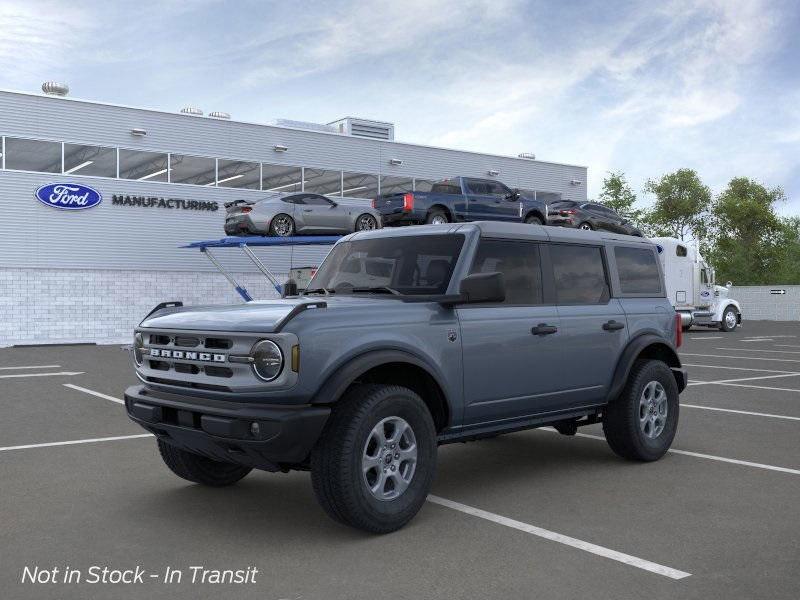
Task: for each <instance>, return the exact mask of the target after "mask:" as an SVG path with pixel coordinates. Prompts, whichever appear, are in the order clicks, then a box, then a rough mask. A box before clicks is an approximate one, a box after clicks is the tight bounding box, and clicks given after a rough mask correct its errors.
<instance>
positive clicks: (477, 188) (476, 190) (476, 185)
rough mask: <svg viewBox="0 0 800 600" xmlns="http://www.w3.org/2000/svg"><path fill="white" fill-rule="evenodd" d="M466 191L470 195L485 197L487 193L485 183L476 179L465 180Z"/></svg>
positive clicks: (487, 188)
mask: <svg viewBox="0 0 800 600" xmlns="http://www.w3.org/2000/svg"><path fill="white" fill-rule="evenodd" d="M467 190H468V191H469V193H470V194H480V195H486V194H488V193H489V187H488V186H487V185H486V183H484V182H483V181H479V180H477V179H467Z"/></svg>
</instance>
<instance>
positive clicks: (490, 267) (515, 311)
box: [457, 239, 563, 426]
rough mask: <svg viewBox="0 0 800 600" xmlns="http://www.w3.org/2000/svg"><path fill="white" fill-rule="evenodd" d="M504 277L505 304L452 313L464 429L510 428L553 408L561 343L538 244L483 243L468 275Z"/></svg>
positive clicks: (468, 307)
mask: <svg viewBox="0 0 800 600" xmlns="http://www.w3.org/2000/svg"><path fill="white" fill-rule="evenodd" d="M496 271H499V272H501V273H503V275H504V278H505V283H506V299H505V302H501V303H493V304H472V305H463V306H460V307H458V308H457V313H458V318H459V321H460V324H461V343H462V351H463V357H464V358H463V364H464V405H465V408H464V424H465V425H466V426H470V425H476V424H479V423H489V422H497V423H502V422H509V421H512V420H514V419H517V418H521V417H524V416H526V415H532V414H536V413H541V412H546V411H548V410H550V409H551V408H552V407H553V406H554V405H558V404H559V402H560V397H559V396H558V392H559V391H560V376H559V373H560V370H561V356H562V343H563V337H562V335H561V331H560V325H561V324H560V322H559V318H558V310H557V308H556V307H555V305H554V304H553V303H552V301H551V300H549V297H550V296H551V295H552V294H550V293H549V292H548V291H547V285H546V283H545V282H544V281H543V278H542V270H541V264H540V244H539V243H538V242H536V241H518V240H494V239H482V240H481V241H480V245H479V247H478V251H477V254H476V256H475V259H474V262H473V265H472V268H471V272H473V273H491V272H496Z"/></svg>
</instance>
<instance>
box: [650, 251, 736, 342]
mask: <svg viewBox="0 0 800 600" xmlns="http://www.w3.org/2000/svg"><path fill="white" fill-rule="evenodd" d="M651 240H652V241H653V243H654V244H656V245H657V246H658V256H659V258H660V259H661V267H662V269H663V270H664V279H665V281H666V284H667V295H668V296H669V300H670V302H671V303H672V305H673V306H674V307H675V310H676V311H677V312H678V313H679V314H680V315H681V323H682V325H683V329H684V330H686V329H689V327H691V326H692V325H700V326H703V327H717V328H719V329H720V330H722V331H733V330H734V329H736V327H737V326H738V325H740V324H741V322H742V309H741V307H740V306H739V303H738V302H737V301H736V300H734V299H732V298H730V297H729V294H730V286H731V283H730V282H728V284H727V285H725V286H721V285H716V284H715V281H714V269H712V268H711V266H710V265H708V264H707V263H706V261H705V260H703V257H702V256H700V252H698V250H697V249H696V248H694V247H692V246H690V245H688V244H687V243H686V242H683V241H681V240H679V239H677V238H651Z"/></svg>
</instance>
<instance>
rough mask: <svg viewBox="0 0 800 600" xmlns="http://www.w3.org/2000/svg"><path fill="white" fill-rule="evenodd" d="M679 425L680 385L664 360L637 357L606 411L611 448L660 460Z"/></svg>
mask: <svg viewBox="0 0 800 600" xmlns="http://www.w3.org/2000/svg"><path fill="white" fill-rule="evenodd" d="M677 428H678V386H677V384H676V383H675V378H674V377H673V376H672V371H670V369H669V367H668V366H667V365H666V364H665V363H663V362H661V361H660V360H637V361H636V362H635V363H634V365H633V367H632V368H631V372H630V374H629V375H628V382H627V383H626V384H625V389H624V390H623V391H622V393H621V394H620V396H619V397H618V398H616V399H615V400H612V401H611V402H610V403H609V404H608V406H607V407H606V411H605V414H604V415H603V433H605V436H606V441H607V442H608V445H609V446H611V449H612V450H613V451H614V452H615V453H617V454H618V455H619V456H621V457H623V458H627V459H630V460H641V461H653V460H658V459H659V458H661V457H662V456H664V454H665V453H666V451H667V450H668V449H669V447H670V445H671V444H672V440H673V439H674V438H675V431H676V430H677Z"/></svg>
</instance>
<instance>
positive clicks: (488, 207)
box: [372, 177, 547, 226]
mask: <svg viewBox="0 0 800 600" xmlns="http://www.w3.org/2000/svg"><path fill="white" fill-rule="evenodd" d="M372 206H373V208H375V209H377V210H378V211H380V213H381V218H382V220H383V224H384V225H385V226H386V225H415V224H419V223H428V224H432V225H441V224H444V223H456V222H464V221H508V222H514V223H533V224H535V225H542V224H544V223H546V222H547V204H546V203H545V202H544V201H543V200H539V199H537V198H536V194H535V193H533V192H521V191H520V190H512V189H510V188H508V187H507V186H505V185H504V184H502V183H500V182H499V181H495V180H493V179H474V178H470V177H455V178H453V179H445V180H443V181H439V182H437V183H434V184H433V187H432V188H431V191H430V192H405V193H403V192H398V193H394V194H383V195H381V196H379V197H378V198H376V199H375V200H373V201H372Z"/></svg>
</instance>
